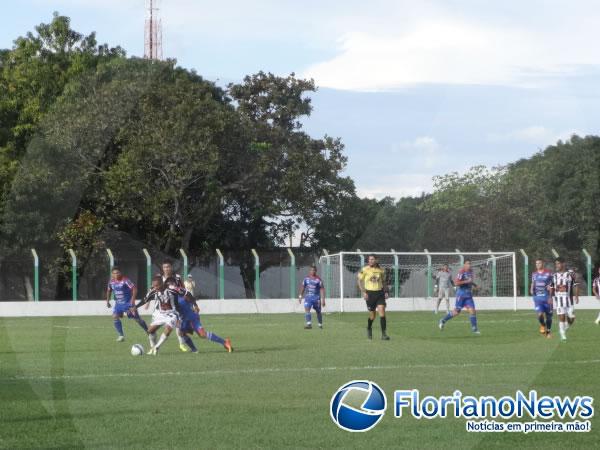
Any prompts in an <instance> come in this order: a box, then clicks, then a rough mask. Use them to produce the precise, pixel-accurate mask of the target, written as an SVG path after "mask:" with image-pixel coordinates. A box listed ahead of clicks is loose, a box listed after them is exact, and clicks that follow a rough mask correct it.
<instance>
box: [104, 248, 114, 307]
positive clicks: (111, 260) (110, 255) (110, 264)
mask: <svg viewBox="0 0 600 450" xmlns="http://www.w3.org/2000/svg"><path fill="white" fill-rule="evenodd" d="M106 254H107V255H108V279H109V280H110V279H111V277H112V270H113V267H115V257H114V256H113V252H112V250H111V249H110V248H107V249H106ZM110 298H111V299H112V300H114V299H115V293H114V292H111V294H110Z"/></svg>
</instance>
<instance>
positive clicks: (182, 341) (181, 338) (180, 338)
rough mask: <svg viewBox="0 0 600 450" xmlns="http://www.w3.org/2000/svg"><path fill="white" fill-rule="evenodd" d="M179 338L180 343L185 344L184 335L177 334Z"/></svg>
mask: <svg viewBox="0 0 600 450" xmlns="http://www.w3.org/2000/svg"><path fill="white" fill-rule="evenodd" d="M177 340H178V341H179V345H185V339H183V336H180V335H177Z"/></svg>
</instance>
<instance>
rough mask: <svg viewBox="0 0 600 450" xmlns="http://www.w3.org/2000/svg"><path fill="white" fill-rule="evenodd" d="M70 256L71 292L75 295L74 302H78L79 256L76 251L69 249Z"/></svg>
mask: <svg viewBox="0 0 600 450" xmlns="http://www.w3.org/2000/svg"><path fill="white" fill-rule="evenodd" d="M68 252H69V255H70V256H71V292H72V294H73V301H74V302H76V301H77V255H75V251H74V250H73V249H72V248H70V249H68Z"/></svg>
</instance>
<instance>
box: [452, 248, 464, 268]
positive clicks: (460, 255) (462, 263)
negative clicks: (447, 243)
mask: <svg viewBox="0 0 600 450" xmlns="http://www.w3.org/2000/svg"><path fill="white" fill-rule="evenodd" d="M454 251H456V253H458V260H459V261H460V265H461V266H464V265H465V257H464V256H463V255H462V253H461V251H460V250H459V249H457V248H455V249H454Z"/></svg>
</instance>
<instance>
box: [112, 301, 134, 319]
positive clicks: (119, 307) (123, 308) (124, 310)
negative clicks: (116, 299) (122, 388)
mask: <svg viewBox="0 0 600 450" xmlns="http://www.w3.org/2000/svg"><path fill="white" fill-rule="evenodd" d="M129 308H131V303H115V305H114V306H113V310H112V312H113V314H117V315H119V316H120V315H121V314H127V317H129V318H130V319H133V318H136V319H137V318H138V317H139V314H138V312H137V310H136V311H135V313H134V314H132V313H131V311H129Z"/></svg>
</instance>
